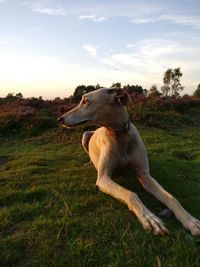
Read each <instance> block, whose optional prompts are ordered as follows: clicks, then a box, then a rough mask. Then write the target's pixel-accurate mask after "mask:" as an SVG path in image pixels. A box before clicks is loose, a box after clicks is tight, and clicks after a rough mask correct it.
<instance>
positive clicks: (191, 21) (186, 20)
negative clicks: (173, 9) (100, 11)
mask: <svg viewBox="0 0 200 267" xmlns="http://www.w3.org/2000/svg"><path fill="white" fill-rule="evenodd" d="M161 21H168V22H171V23H175V24H179V25H184V26H192V27H195V28H200V18H199V17H196V16H182V15H176V14H161V15H158V14H150V15H147V16H144V15H143V16H139V17H135V18H132V19H131V22H132V23H135V24H147V23H157V22H161Z"/></svg>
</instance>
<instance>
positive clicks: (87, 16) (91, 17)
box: [79, 14, 106, 22]
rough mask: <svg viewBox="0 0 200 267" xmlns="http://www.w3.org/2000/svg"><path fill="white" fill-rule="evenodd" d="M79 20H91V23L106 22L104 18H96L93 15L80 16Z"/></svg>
mask: <svg viewBox="0 0 200 267" xmlns="http://www.w3.org/2000/svg"><path fill="white" fill-rule="evenodd" d="M79 20H91V21H93V22H102V21H105V20H106V17H101V16H97V15H95V14H90V15H80V16H79Z"/></svg>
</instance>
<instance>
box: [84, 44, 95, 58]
mask: <svg viewBox="0 0 200 267" xmlns="http://www.w3.org/2000/svg"><path fill="white" fill-rule="evenodd" d="M82 48H83V49H84V50H86V51H87V52H88V53H89V54H90V55H91V56H93V57H96V55H97V47H96V46H94V45H90V44H84V45H82Z"/></svg>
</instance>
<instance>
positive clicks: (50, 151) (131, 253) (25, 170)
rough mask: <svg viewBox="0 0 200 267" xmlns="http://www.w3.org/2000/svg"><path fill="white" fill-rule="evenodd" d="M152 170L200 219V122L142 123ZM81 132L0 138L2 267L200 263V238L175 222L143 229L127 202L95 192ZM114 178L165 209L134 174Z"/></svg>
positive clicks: (183, 266)
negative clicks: (157, 231)
mask: <svg viewBox="0 0 200 267" xmlns="http://www.w3.org/2000/svg"><path fill="white" fill-rule="evenodd" d="M139 130H140V133H141V135H142V137H143V139H144V141H145V144H146V146H147V148H148V155H149V161H150V168H151V174H152V176H154V177H155V178H156V179H157V180H158V181H159V182H160V183H161V184H162V185H163V186H164V187H165V188H166V189H167V190H168V191H170V192H171V193H172V194H173V195H175V196H176V197H177V198H178V199H179V200H180V202H181V203H182V204H183V206H184V207H185V208H186V209H187V210H188V211H189V212H191V213H192V215H194V216H196V217H198V218H200V127H199V128H198V127H197V128H189V127H188V128H181V129H179V130H178V129H176V130H171V131H169V130H168V131H167V130H159V129H154V128H146V127H140V129H139ZM80 140H81V132H78V131H76V132H73V131H70V132H67V133H66V135H64V134H60V133H59V131H57V130H55V131H54V130H53V131H52V132H49V133H46V134H43V135H41V136H39V137H34V138H26V139H22V138H14V137H12V138H11V137H10V138H9V139H8V140H6V139H2V140H0V266H9V267H12V266H17V267H26V266H44V267H46V266H65V267H66V266H70V267H71V266H91V267H93V266H99V267H102V266H109V267H111V266H112V267H113V266H135V267H147V266H148V267H153V266H159V267H160V266H162V267H165V266H168V267H192V266H196V267H199V266H200V239H198V238H194V237H192V236H191V235H190V234H189V233H188V232H187V231H186V230H184V229H183V228H182V226H181V225H180V223H179V222H178V221H176V220H175V219H173V218H172V219H163V220H164V222H165V223H166V224H167V226H168V229H169V230H170V233H171V235H170V236H168V237H163V238H162V237H159V236H153V235H152V234H149V233H147V232H145V231H144V230H143V228H142V226H141V224H140V223H139V222H138V220H137V219H136V217H135V216H134V215H133V214H131V213H130V212H129V210H128V208H127V207H126V206H124V205H123V204H121V203H119V202H118V201H116V200H115V199H113V198H111V197H109V196H107V195H105V194H103V193H101V192H96V190H95V181H96V171H95V169H94V168H93V167H91V166H84V163H85V162H87V161H88V157H87V155H86V154H85V152H84V151H83V149H82V147H81V145H80ZM115 180H116V181H117V182H118V183H120V184H122V185H123V186H125V187H127V188H129V189H131V190H134V191H135V192H136V193H138V195H139V196H140V198H141V199H142V201H143V202H144V203H145V204H146V205H147V207H148V208H149V209H150V210H152V211H153V212H154V213H155V214H157V215H158V214H159V212H160V211H161V210H162V209H163V208H164V206H163V205H162V204H160V203H159V202H158V201H157V200H155V199H154V198H153V197H152V196H151V195H149V194H148V193H147V192H145V191H144V190H143V189H142V188H141V187H140V185H139V183H138V181H137V179H136V176H135V174H134V173H132V172H131V171H126V173H123V174H120V176H118V177H115Z"/></svg>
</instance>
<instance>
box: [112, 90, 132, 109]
mask: <svg viewBox="0 0 200 267" xmlns="http://www.w3.org/2000/svg"><path fill="white" fill-rule="evenodd" d="M109 93H112V94H115V100H117V102H118V103H119V104H121V105H123V106H128V105H130V104H131V103H132V100H131V97H130V96H129V94H128V93H127V92H126V91H125V90H124V89H121V88H112V89H109Z"/></svg>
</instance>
